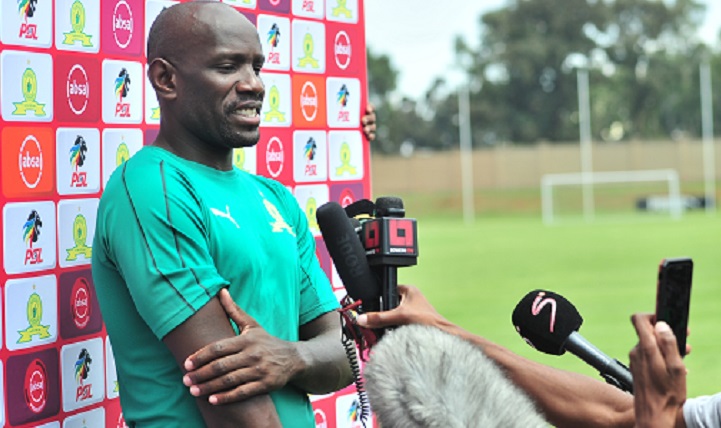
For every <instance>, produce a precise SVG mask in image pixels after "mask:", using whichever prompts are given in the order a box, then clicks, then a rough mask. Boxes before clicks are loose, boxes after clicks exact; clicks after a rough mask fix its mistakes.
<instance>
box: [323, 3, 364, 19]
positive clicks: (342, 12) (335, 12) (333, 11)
mask: <svg viewBox="0 0 721 428" xmlns="http://www.w3.org/2000/svg"><path fill="white" fill-rule="evenodd" d="M325 18H326V19H327V20H328V21H339V22H347V23H356V22H358V0H328V1H327V2H326V6H325Z"/></svg>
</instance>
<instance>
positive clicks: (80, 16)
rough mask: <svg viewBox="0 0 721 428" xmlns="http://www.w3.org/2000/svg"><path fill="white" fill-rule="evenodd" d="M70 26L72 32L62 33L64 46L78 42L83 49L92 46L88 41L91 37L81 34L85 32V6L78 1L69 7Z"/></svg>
mask: <svg viewBox="0 0 721 428" xmlns="http://www.w3.org/2000/svg"><path fill="white" fill-rule="evenodd" d="M36 1H37V0H36ZM70 26H71V28H72V29H73V31H71V32H69V33H63V35H64V36H65V39H64V40H63V44H64V45H74V44H75V42H80V44H81V45H82V46H85V47H91V46H93V44H92V42H91V41H90V38H91V37H92V36H89V35H87V34H85V33H84V32H83V30H85V6H83V4H82V3H81V2H80V1H79V0H75V2H74V3H73V5H72V6H71V7H70Z"/></svg>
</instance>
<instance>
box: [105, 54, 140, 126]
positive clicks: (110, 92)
mask: <svg viewBox="0 0 721 428" xmlns="http://www.w3.org/2000/svg"><path fill="white" fill-rule="evenodd" d="M102 69H103V72H102V74H103V75H102V80H103V85H102V86H103V89H102V91H103V94H102V95H103V96H102V105H103V122H105V123H136V124H137V123H140V122H142V119H143V78H144V76H143V66H142V65H141V64H140V63H139V62H134V61H115V60H105V61H103V66H102Z"/></svg>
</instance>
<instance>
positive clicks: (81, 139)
mask: <svg viewBox="0 0 721 428" xmlns="http://www.w3.org/2000/svg"><path fill="white" fill-rule="evenodd" d="M173 3H174V2H172V1H161V0H148V1H144V0H103V1H102V2H101V1H99V0H55V1H53V2H49V1H37V0H3V1H2V2H1V6H0V94H1V97H0V100H1V102H0V113H1V119H0V125H1V128H2V130H1V131H0V164H1V168H0V169H1V172H0V207H1V208H2V226H1V229H2V230H0V233H1V234H2V247H1V248H0V259H1V260H2V269H1V270H0V287H2V288H1V291H2V292H1V293H0V307H1V308H2V317H0V345H1V347H0V401H1V402H2V403H3V405H2V406H1V407H0V427H23V428H25V427H35V426H42V427H61V426H62V427H104V426H105V427H123V426H125V423H124V421H123V416H122V409H121V407H120V400H119V398H118V397H119V393H120V390H119V386H118V381H117V377H116V374H115V363H114V361H113V354H112V343H110V341H109V340H108V338H107V336H106V333H105V327H104V324H103V321H102V318H101V314H100V310H99V307H98V302H97V300H96V296H95V286H96V284H94V283H93V278H92V276H91V274H90V261H91V258H92V254H93V249H92V242H93V231H94V228H95V217H96V209H97V207H98V201H99V198H100V195H101V193H102V191H103V188H104V186H105V183H106V182H107V181H108V178H109V177H110V175H111V174H112V172H113V171H114V170H115V169H116V168H117V167H118V165H120V164H122V163H123V162H125V161H126V160H127V159H128V158H130V157H131V156H132V155H133V154H134V153H135V152H137V151H138V150H139V149H140V148H141V147H142V146H143V145H144V144H149V143H151V142H152V141H153V138H154V136H155V135H156V134H157V129H158V123H159V118H160V112H159V109H158V104H157V101H156V99H155V96H154V93H153V91H152V88H151V87H150V86H149V84H148V81H147V79H146V77H145V70H146V64H145V54H144V51H145V49H144V47H145V40H146V37H147V34H148V31H149V28H150V24H151V23H152V22H153V20H154V19H155V17H156V16H157V15H158V13H159V12H160V11H161V10H162V9H163V8H164V7H166V6H169V5H171V4H173ZM226 3H228V4H230V5H231V6H233V7H235V8H237V9H238V10H239V11H241V12H242V13H244V14H245V15H246V16H247V17H248V18H249V19H251V20H252V22H254V23H255V24H256V25H257V27H258V31H259V34H260V39H261V42H262V44H263V49H264V52H265V54H266V56H267V60H266V64H265V67H264V70H263V72H262V77H263V79H264V81H265V85H266V97H265V102H264V104H263V109H262V112H261V115H262V117H261V120H262V128H263V129H262V132H261V135H262V137H261V139H260V142H259V144H258V145H257V146H256V147H254V148H249V149H243V150H238V151H237V152H236V153H235V156H234V163H235V165H236V166H237V167H239V168H242V169H244V170H247V171H249V172H250V173H253V174H259V175H263V176H267V177H272V178H275V179H277V180H279V181H281V182H283V183H284V184H285V185H287V186H288V188H289V189H291V190H292V192H293V193H294V194H295V196H296V198H297V200H298V203H299V204H300V206H301V207H302V208H303V209H304V210H305V212H306V213H307V215H308V220H309V221H310V224H311V228H312V230H313V233H314V235H315V236H316V239H317V243H318V257H319V259H320V261H321V264H322V266H323V268H324V269H325V271H326V273H327V274H328V276H329V277H330V278H331V279H332V283H333V287H334V288H335V289H336V290H337V294H338V295H341V294H344V293H342V292H341V291H340V289H341V288H342V285H341V283H340V281H339V280H338V277H337V274H336V273H335V272H334V268H333V267H332V264H331V260H330V257H329V256H328V252H327V251H326V249H325V246H324V245H323V242H322V240H321V238H320V232H319V229H318V225H317V222H316V220H315V210H316V207H318V206H320V205H322V204H324V203H325V202H328V201H330V200H334V201H338V202H340V203H341V204H348V203H350V202H352V201H354V200H356V199H361V198H368V197H369V196H370V177H369V176H368V175H369V174H368V171H369V156H368V143H367V142H366V141H365V140H364V138H363V137H362V134H361V132H360V117H361V109H362V107H363V106H364V105H365V103H366V99H365V97H366V95H365V88H366V72H365V70H366V63H365V39H364V33H363V13H362V12H363V3H362V0H234V1H230V0H228V1H226ZM179 43H182V41H179ZM311 398H312V400H313V406H314V408H315V409H316V426H318V427H357V426H360V423H359V421H358V418H359V408H358V406H359V403H358V400H357V397H356V395H355V390H354V389H351V388H347V389H345V390H343V391H341V392H339V393H337V394H332V395H328V396H314V397H311Z"/></svg>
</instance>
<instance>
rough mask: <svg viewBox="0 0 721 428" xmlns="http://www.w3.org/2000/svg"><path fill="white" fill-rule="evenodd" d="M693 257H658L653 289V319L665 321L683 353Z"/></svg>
mask: <svg viewBox="0 0 721 428" xmlns="http://www.w3.org/2000/svg"><path fill="white" fill-rule="evenodd" d="M692 276H693V261H692V260H691V259H690V258H688V257H681V258H669V259H663V260H661V263H660V265H659V267H658V283H657V290H656V321H665V322H666V323H667V324H668V325H669V326H670V327H671V330H672V331H673V334H674V335H675V336H676V342H677V343H678V352H679V353H680V354H681V356H682V357H683V356H684V355H686V333H687V329H688V313H689V305H690V303H691V278H692Z"/></svg>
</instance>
